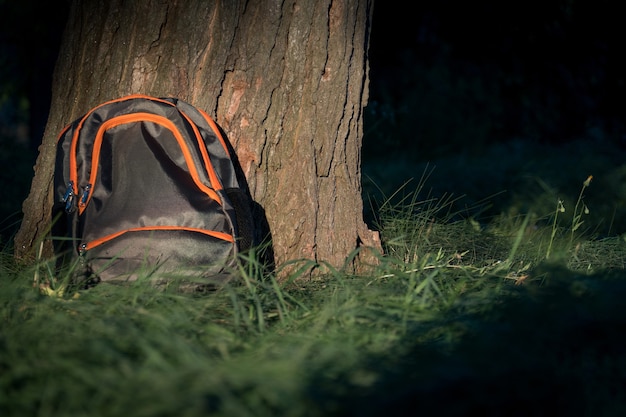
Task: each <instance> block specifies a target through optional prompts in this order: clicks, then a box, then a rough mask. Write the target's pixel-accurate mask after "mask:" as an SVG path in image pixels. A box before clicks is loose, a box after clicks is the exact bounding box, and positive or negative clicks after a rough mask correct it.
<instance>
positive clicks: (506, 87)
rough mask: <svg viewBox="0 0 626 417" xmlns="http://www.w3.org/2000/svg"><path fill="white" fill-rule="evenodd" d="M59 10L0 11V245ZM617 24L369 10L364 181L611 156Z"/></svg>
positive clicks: (27, 150)
mask: <svg viewBox="0 0 626 417" xmlns="http://www.w3.org/2000/svg"><path fill="white" fill-rule="evenodd" d="M67 11H68V2H67V1H59V2H38V1H35V0H24V1H21V2H16V1H5V0H0V19H1V22H0V23H1V24H0V164H1V165H2V170H0V181H1V184H2V195H3V198H2V199H0V216H1V217H0V220H2V219H4V221H3V222H2V224H1V226H0V235H2V237H3V238H2V241H3V242H4V241H5V240H6V239H7V236H10V235H11V233H13V232H14V230H15V227H16V225H17V224H18V222H19V217H20V213H19V211H20V203H21V201H22V200H23V199H24V198H25V197H26V196H27V194H28V190H29V187H30V181H31V179H32V166H33V164H34V161H35V158H36V149H37V146H38V144H39V141H40V140H41V137H42V134H43V129H44V126H45V122H46V119H47V113H48V108H49V104H50V86H51V76H52V70H53V67H54V62H55V59H56V53H57V49H58V46H59V43H60V40H61V35H62V31H63V28H64V24H65V19H66V15H67ZM620 16H621V14H620V13H619V11H618V8H617V6H616V5H614V3H611V2H609V1H608V0H594V1H591V0H552V1H542V2H540V1H536V0H528V1H524V2H519V1H514V2H500V1H494V0H480V1H473V2H467V1H458V0H444V1H436V2H415V3H411V7H410V8H407V6H406V4H402V3H398V2H386V1H383V0H378V1H377V2H376V3H375V7H374V19H373V27H372V34H371V47H370V51H369V53H370V55H369V58H370V67H371V72H370V101H369V105H368V107H367V109H366V116H365V131H366V134H365V138H364V147H363V164H364V167H365V168H364V171H365V172H366V173H367V171H368V169H367V167H368V166H369V165H372V166H378V165H380V164H381V163H389V162H393V161H394V158H396V155H401V156H402V158H403V159H404V160H405V161H406V160H410V161H414V162H415V163H421V162H424V161H430V160H437V159H438V158H445V157H446V156H449V155H460V154H467V155H469V156H477V155H484V154H485V152H487V150H488V149H489V148H490V146H492V145H493V144H498V143H504V142H508V141H512V140H515V141H517V142H520V143H525V144H528V145H529V146H530V145H533V144H551V145H556V146H559V145H563V144H568V143H571V142H573V141H580V140H583V141H586V142H589V143H598V144H607V143H608V144H611V145H612V146H613V145H614V146H617V147H619V148H623V147H624V146H625V145H626V129H625V125H624V123H625V120H626V119H624V105H623V102H622V100H623V95H624V88H625V87H624V74H625V72H624V70H625V69H626V68H625V67H626V65H625V64H624V62H625V61H626V60H624V59H623V57H622V56H623V54H624V48H623V46H622V45H621V43H622V42H623V39H624V36H623V35H624V33H623V29H622V27H623V24H622V22H621V21H620ZM481 169H483V170H484V169H485V167H484V166H482V167H481ZM581 175H582V174H581ZM583 179H584V178H583ZM396 180H397V179H396ZM460 180H461V184H460V185H459V178H457V179H455V183H456V185H457V186H458V187H463V184H462V180H463V178H460Z"/></svg>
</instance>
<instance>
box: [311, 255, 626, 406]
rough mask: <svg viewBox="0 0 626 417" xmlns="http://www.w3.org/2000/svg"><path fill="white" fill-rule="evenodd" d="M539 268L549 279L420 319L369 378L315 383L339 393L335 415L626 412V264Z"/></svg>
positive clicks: (372, 363) (325, 394) (326, 392)
mask: <svg viewBox="0 0 626 417" xmlns="http://www.w3.org/2000/svg"><path fill="white" fill-rule="evenodd" d="M537 273H538V275H536V276H543V277H544V278H545V281H544V282H543V284H542V285H539V284H538V283H537V282H535V283H533V284H530V285H528V286H516V287H511V291H505V293H504V294H502V295H500V296H497V297H495V298H491V297H488V298H484V299H483V301H484V302H486V303H487V304H485V305H481V306H480V307H479V308H478V309H477V307H476V305H475V304H474V305H473V306H472V307H471V308H468V303H469V304H471V297H470V298H469V299H467V298H466V299H465V301H463V302H462V303H459V304H457V305H455V306H453V308H452V309H451V311H450V312H449V313H447V314H445V315H444V316H443V318H442V319H441V321H439V322H435V323H429V324H426V325H424V324H423V323H415V325H414V326H413V327H412V328H410V329H409V331H408V333H407V335H406V337H405V338H404V339H403V341H402V342H401V343H399V344H398V345H397V346H396V347H395V348H394V351H393V352H385V354H383V355H380V356H378V357H371V356H370V357H369V358H367V361H368V363H367V364H363V367H364V369H369V370H370V372H372V373H373V374H378V375H379V377H378V378H377V379H376V382H375V383H373V384H372V385H370V386H369V387H368V388H366V389H358V388H356V387H355V389H354V391H352V392H350V391H346V388H345V387H346V386H349V385H350V384H351V383H352V385H353V386H355V385H354V374H351V375H350V376H348V375H346V376H345V379H344V378H340V379H339V380H338V381H337V384H336V386H332V385H331V386H329V385H328V384H327V382H328V381H326V385H323V384H320V385H319V386H318V385H316V384H313V387H315V388H313V389H314V391H318V390H319V392H317V393H316V394H315V395H314V396H316V397H319V398H334V399H335V401H331V402H328V403H327V404H328V410H327V411H328V414H335V415H354V416H357V415H358V416H375V415H376V416H377V415H436V416H467V415H482V416H487V415H488V416H494V415H507V416H531V415H532V416H544V415H545V416H554V415H568V416H579V415H586V416H602V415H605V416H606V415H611V416H612V415H626V344H625V341H626V338H625V334H626V333H625V331H626V314H625V313H624V308H623V300H624V298H625V297H626V281H625V280H624V278H625V277H626V273H625V272H624V271H623V270H621V271H614V272H608V273H601V274H597V275H594V276H588V275H582V274H576V273H573V272H571V271H569V270H566V269H563V268H560V267H543V268H542V269H541V270H540V271H537ZM470 310H471V311H470ZM444 328H445V329H446V330H441V329H444ZM437 329H439V330H437ZM433 331H434V332H440V334H439V335H438V336H437V335H434V334H433V336H434V337H433V338H432V339H430V341H429V342H427V343H424V342H423V339H424V335H425V334H427V333H428V332H433ZM320 382H321V381H320ZM357 385H358V384H357ZM320 387H325V388H320ZM340 387H343V388H342V389H340ZM338 392H344V393H345V394H346V395H345V396H344V395H336V393H338Z"/></svg>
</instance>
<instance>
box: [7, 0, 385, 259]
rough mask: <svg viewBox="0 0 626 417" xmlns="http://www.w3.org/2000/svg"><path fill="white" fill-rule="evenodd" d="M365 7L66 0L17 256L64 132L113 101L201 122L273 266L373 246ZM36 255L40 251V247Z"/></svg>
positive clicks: (47, 201)
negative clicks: (190, 114) (257, 224)
mask: <svg viewBox="0 0 626 417" xmlns="http://www.w3.org/2000/svg"><path fill="white" fill-rule="evenodd" d="M372 8H373V0H304V1H296V0H291V1H268V0H249V1H244V0H229V1H224V2H221V1H202V0H188V1H182V0H179V1H176V0H170V1H160V2H157V1H122V0H109V1H97V0H86V1H74V3H73V4H72V7H71V10H70V16H69V20H68V25H67V28H66V31H65V34H64V39H63V43H62V46H61V51H60V55H59V59H58V61H57V66H56V69H55V74H54V80H53V91H52V107H51V112H50V116H49V119H48V123H47V126H46V130H45V133H44V138H43V142H42V145H41V147H40V154H39V157H38V160H37V165H36V167H35V177H34V179H33V183H32V187H31V192H30V195H29V197H28V198H27V200H26V201H25V202H24V206H23V210H24V220H23V223H22V227H21V229H20V231H19V233H18V235H17V236H16V238H15V242H16V256H17V257H18V258H22V259H24V258H29V257H31V256H33V251H34V249H37V247H38V246H39V245H38V243H37V242H40V241H42V239H43V238H44V237H45V235H46V233H47V231H48V228H49V224H50V214H49V213H50V208H51V196H52V192H51V191H52V188H51V185H52V182H51V180H52V175H53V169H54V152H55V142H56V136H57V134H58V132H60V130H61V129H62V127H63V126H64V125H66V124H68V123H69V122H71V121H73V120H74V119H76V118H77V117H79V116H81V115H82V114H83V113H85V112H86V111H87V110H89V109H90V108H91V107H93V106H95V105H97V104H99V103H101V102H103V101H106V100H109V99H112V98H116V97H119V96H123V95H127V94H131V93H143V94H149V95H154V96H173V97H178V98H181V99H183V100H185V101H188V102H190V103H191V104H193V105H196V106H198V107H200V108H202V109H204V110H206V111H207V112H208V113H209V114H212V115H213V116H214V118H215V119H216V121H217V123H218V124H219V125H220V126H221V127H222V128H223V129H224V131H225V133H226V136H227V138H228V139H229V140H230V141H231V143H232V144H233V146H234V148H235V150H236V152H237V156H238V159H239V163H240V165H241V167H242V169H243V171H244V173H245V175H246V178H247V180H248V183H249V187H250V192H251V195H252V197H253V199H254V200H255V201H256V203H258V206H259V207H262V208H263V210H264V215H265V216H266V218H267V223H268V225H269V231H270V232H271V235H272V241H273V250H274V256H275V263H276V264H277V265H280V264H283V263H284V262H285V261H288V260H292V259H300V258H306V259H311V260H316V261H326V262H329V263H331V264H332V265H335V266H340V265H342V264H343V262H344V261H345V260H346V258H347V257H348V256H349V255H350V253H351V252H352V251H353V250H354V249H355V248H357V247H358V246H368V247H373V248H379V241H378V238H377V234H375V233H374V232H372V231H369V230H368V229H367V227H366V225H365V224H364V222H363V215H362V198H361V171H360V164H361V161H360V150H361V139H362V135H363V128H362V112H363V107H364V106H365V104H366V100H367V94H368V90H367V86H368V79H367V76H368V74H367V69H368V66H367V65H368V64H367V55H366V53H367V48H368V42H369V30H370V24H371V18H372ZM44 247H45V248H46V249H45V252H44V255H49V254H51V246H50V245H47V244H46V245H45V246H44Z"/></svg>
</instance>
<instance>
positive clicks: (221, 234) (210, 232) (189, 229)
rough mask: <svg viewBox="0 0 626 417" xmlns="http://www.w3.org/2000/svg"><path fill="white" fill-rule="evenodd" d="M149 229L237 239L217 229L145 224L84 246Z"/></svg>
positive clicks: (91, 246) (96, 244) (95, 244)
mask: <svg viewBox="0 0 626 417" xmlns="http://www.w3.org/2000/svg"><path fill="white" fill-rule="evenodd" d="M149 230H168V231H186V232H196V233H202V234H204V235H208V236H211V237H214V238H217V239H221V240H225V241H227V242H231V243H234V242H235V239H234V238H233V237H232V236H231V235H229V234H228V233H224V232H216V231H215V230H206V229H198V228H195V227H182V226H145V227H133V228H131V229H126V230H120V231H119V232H116V233H112V234H110V235H107V236H103V237H101V238H98V239H94V240H92V241H91V242H89V243H86V244H85V245H84V246H83V249H84V250H90V249H93V248H95V247H97V246H100V245H102V244H103V243H106V242H108V241H110V240H113V239H115V238H117V237H119V236H121V235H123V234H125V233H129V232H142V231H149Z"/></svg>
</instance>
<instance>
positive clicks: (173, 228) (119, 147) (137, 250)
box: [53, 95, 253, 283]
mask: <svg viewBox="0 0 626 417" xmlns="http://www.w3.org/2000/svg"><path fill="white" fill-rule="evenodd" d="M231 154H232V149H231V147H230V145H229V144H228V143H227V142H226V141H225V139H224V137H223V135H222V134H221V133H220V130H219V128H218V127H217V125H216V124H215V122H214V121H213V120H212V119H211V118H210V117H209V116H208V115H207V114H206V113H205V112H203V111H201V110H199V109H197V108H195V107H193V106H191V105H190V104H188V103H185V102H183V101H181V100H177V99H174V98H155V97H150V96H145V95H131V96H127V97H122V98H119V99H116V100H112V101H108V102H106V103H103V104H101V105H99V106H97V107H95V108H93V109H92V110H91V111H89V112H88V113H87V114H85V115H84V116H83V117H81V118H80V119H78V120H76V121H75V122H73V123H71V124H70V125H69V126H67V127H66V128H65V129H63V131H62V132H61V134H60V136H59V139H58V144H57V154H56V165H55V175H54V190H55V193H54V208H53V220H54V225H53V239H54V240H55V251H56V253H57V254H58V256H59V259H60V260H61V263H62V264H64V265H68V264H69V265H71V267H72V268H74V269H75V270H76V271H77V272H78V274H77V275H80V276H82V277H83V278H84V279H85V282H88V283H94V282H99V281H100V280H103V281H117V280H133V279H136V278H137V277H138V276H140V275H141V274H144V275H150V276H153V275H154V276H158V277H159V278H164V279H168V278H171V277H175V276H181V277H186V278H192V279H194V280H196V281H197V280H200V281H201V282H202V281H203V280H204V281H206V282H211V281H215V280H218V281H219V280H223V279H224V277H225V276H227V273H228V271H229V269H230V268H232V266H234V264H235V260H236V258H237V254H238V253H239V252H241V251H243V250H246V249H248V248H249V247H250V246H251V245H252V234H253V227H252V216H251V199H250V197H249V193H248V190H247V188H246V184H245V179H243V176H242V175H241V174H240V171H237V170H236V169H235V164H234V163H233V159H232V158H231Z"/></svg>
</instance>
